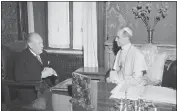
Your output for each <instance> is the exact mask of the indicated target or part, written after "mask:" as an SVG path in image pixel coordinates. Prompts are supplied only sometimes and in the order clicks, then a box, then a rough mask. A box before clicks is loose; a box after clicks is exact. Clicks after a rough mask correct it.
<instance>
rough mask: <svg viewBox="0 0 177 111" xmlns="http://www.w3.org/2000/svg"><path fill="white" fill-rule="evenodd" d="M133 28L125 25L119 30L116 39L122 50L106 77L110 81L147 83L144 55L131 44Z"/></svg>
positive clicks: (133, 83) (135, 83)
mask: <svg viewBox="0 0 177 111" xmlns="http://www.w3.org/2000/svg"><path fill="white" fill-rule="evenodd" d="M132 36H133V33H132V30H131V29H130V28H128V27H124V28H122V29H121V30H119V31H118V32H117V36H116V39H115V41H116V42H117V44H118V46H121V50H119V52H118V53H117V55H116V59H115V62H114V65H113V69H112V70H111V71H110V75H109V77H108V78H107V79H106V81H107V82H108V83H110V82H111V83H116V84H119V83H123V82H126V83H130V84H132V85H145V84H146V83H145V81H144V80H143V72H144V71H146V70H147V65H146V62H145V59H144V55H143V54H142V53H141V52H140V51H139V49H137V48H136V47H135V46H134V45H133V44H131V41H130V39H131V38H132Z"/></svg>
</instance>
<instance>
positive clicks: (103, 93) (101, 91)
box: [73, 82, 176, 111]
mask: <svg viewBox="0 0 177 111" xmlns="http://www.w3.org/2000/svg"><path fill="white" fill-rule="evenodd" d="M94 86H96V87H95V91H94V92H96V94H95V93H94V94H95V95H96V97H95V96H94V98H92V99H93V100H92V102H94V108H93V109H90V110H87V109H84V108H82V107H81V106H79V105H76V104H75V105H73V111H110V108H112V107H113V106H114V104H115V100H113V99H109V96H110V95H111V94H110V92H111V90H112V89H113V88H114V87H115V86H116V85H115V84H110V83H105V82H98V83H96V84H95V85H94ZM154 104H155V106H156V107H157V111H176V107H175V105H169V104H164V103H154Z"/></svg>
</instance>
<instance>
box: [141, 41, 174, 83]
mask: <svg viewBox="0 0 177 111" xmlns="http://www.w3.org/2000/svg"><path fill="white" fill-rule="evenodd" d="M140 50H141V52H142V53H143V55H144V57H145V61H146V63H147V66H148V70H147V71H146V72H147V73H146V74H145V75H144V79H145V80H146V81H147V84H148V85H156V86H161V85H162V78H163V76H164V75H165V74H166V72H167V71H168V70H169V65H170V64H171V63H172V62H173V61H172V60H167V59H168V58H169V53H168V51H161V49H160V48H159V47H158V46H157V45H155V44H151V43H149V44H145V45H143V46H142V47H140Z"/></svg>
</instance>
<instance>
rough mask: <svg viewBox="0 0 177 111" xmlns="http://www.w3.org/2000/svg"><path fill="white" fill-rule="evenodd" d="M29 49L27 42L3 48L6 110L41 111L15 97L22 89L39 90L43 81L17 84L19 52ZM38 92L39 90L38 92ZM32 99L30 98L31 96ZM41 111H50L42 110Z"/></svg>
mask: <svg viewBox="0 0 177 111" xmlns="http://www.w3.org/2000/svg"><path fill="white" fill-rule="evenodd" d="M26 47H27V45H26V43H25V41H15V42H14V43H12V44H9V45H7V46H3V48H2V65H3V67H2V70H4V79H3V80H2V93H3V95H4V103H5V106H6V110H7V111H8V110H10V111H11V110H15V111H39V110H38V109H35V108H33V107H32V105H31V104H26V103H23V102H21V101H20V100H19V99H18V96H16V95H14V93H16V91H17V90H19V89H20V88H22V89H23V88H26V87H35V88H36V89H39V86H40V83H41V81H27V82H17V81H15V77H14V73H13V72H14V61H15V59H16V57H17V56H18V54H19V52H21V51H22V50H24V49H25V48H26ZM36 91H38V90H36ZM12 96H13V97H12ZM29 97H30V96H29ZM40 111H48V110H47V109H46V110H40Z"/></svg>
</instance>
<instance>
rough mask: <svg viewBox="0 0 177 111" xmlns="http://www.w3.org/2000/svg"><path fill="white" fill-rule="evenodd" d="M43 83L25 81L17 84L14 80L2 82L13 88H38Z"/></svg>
mask: <svg viewBox="0 0 177 111" xmlns="http://www.w3.org/2000/svg"><path fill="white" fill-rule="evenodd" d="M40 83H41V81H23V82H17V81H12V80H2V84H4V85H11V86H37V85H40Z"/></svg>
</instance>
